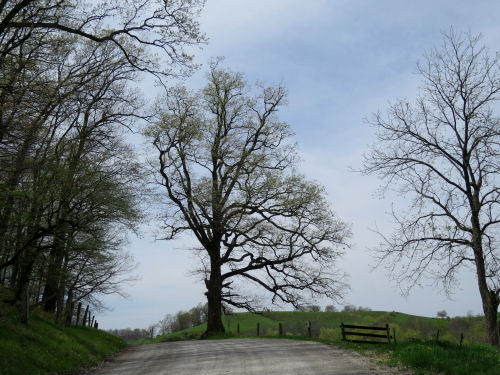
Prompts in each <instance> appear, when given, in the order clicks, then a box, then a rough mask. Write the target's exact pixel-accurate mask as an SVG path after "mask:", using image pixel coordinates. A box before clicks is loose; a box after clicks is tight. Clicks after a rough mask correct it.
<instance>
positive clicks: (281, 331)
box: [278, 322, 283, 336]
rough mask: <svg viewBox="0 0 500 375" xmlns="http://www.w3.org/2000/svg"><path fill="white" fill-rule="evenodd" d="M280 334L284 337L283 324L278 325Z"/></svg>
mask: <svg viewBox="0 0 500 375" xmlns="http://www.w3.org/2000/svg"><path fill="white" fill-rule="evenodd" d="M278 334H279V335H280V336H283V326H282V325H281V322H279V323H278Z"/></svg>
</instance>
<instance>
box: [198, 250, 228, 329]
mask: <svg viewBox="0 0 500 375" xmlns="http://www.w3.org/2000/svg"><path fill="white" fill-rule="evenodd" d="M211 258H212V259H211V262H210V263H211V268H210V280H208V281H207V282H206V284H207V289H208V290H207V292H206V293H205V294H206V296H207V300H208V313H207V330H206V331H205V333H204V334H203V336H202V337H204V338H205V337H208V336H210V335H212V334H219V333H224V332H225V330H224V325H223V324H222V316H221V312H222V295H221V294H222V278H221V269H220V263H219V259H218V257H211Z"/></svg>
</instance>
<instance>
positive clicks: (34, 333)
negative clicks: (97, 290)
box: [0, 303, 126, 375]
mask: <svg viewBox="0 0 500 375" xmlns="http://www.w3.org/2000/svg"><path fill="white" fill-rule="evenodd" d="M30 318H31V319H30V324H29V325H27V326H26V325H23V324H21V323H19V316H18V314H17V311H16V310H15V309H13V308H12V307H10V306H9V305H6V304H2V303H0V374H1V375H18V374H19V375H20V374H23V375H25V374H30V375H37V374H39V375H42V374H76V373H78V372H79V371H80V369H81V368H83V367H89V366H92V365H95V364H97V363H98V362H99V361H100V360H102V359H104V358H105V357H107V356H109V355H111V354H113V353H115V352H116V351H118V350H119V349H120V348H122V347H124V346H125V345H126V344H125V342H124V341H123V340H122V339H120V338H118V337H115V336H113V335H110V334H108V333H106V332H104V331H100V330H96V329H94V328H89V327H77V328H75V327H71V328H64V327H61V326H57V325H55V324H53V323H52V322H51V321H50V319H47V318H44V317H42V316H41V315H37V314H31V316H30Z"/></svg>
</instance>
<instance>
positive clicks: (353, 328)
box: [340, 323, 392, 344]
mask: <svg viewBox="0 0 500 375" xmlns="http://www.w3.org/2000/svg"><path fill="white" fill-rule="evenodd" d="M340 328H341V329H342V341H349V342H356V343H366V344H382V343H386V342H387V343H388V344H390V343H391V339H392V336H391V331H390V329H389V324H386V325H385V327H372V326H358V325H352V324H344V323H341V324H340ZM347 329H349V330H350V331H347ZM366 331H371V332H366ZM373 331H376V332H377V333H373ZM382 332H383V333H382ZM348 336H356V337H364V338H366V339H362V340H359V339H349V338H348ZM370 339H371V340H370ZM379 339H383V341H381V340H379Z"/></svg>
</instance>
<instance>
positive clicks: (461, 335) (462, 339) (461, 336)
mask: <svg viewBox="0 0 500 375" xmlns="http://www.w3.org/2000/svg"><path fill="white" fill-rule="evenodd" d="M462 341H464V334H463V333H461V334H460V346H462Z"/></svg>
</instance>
